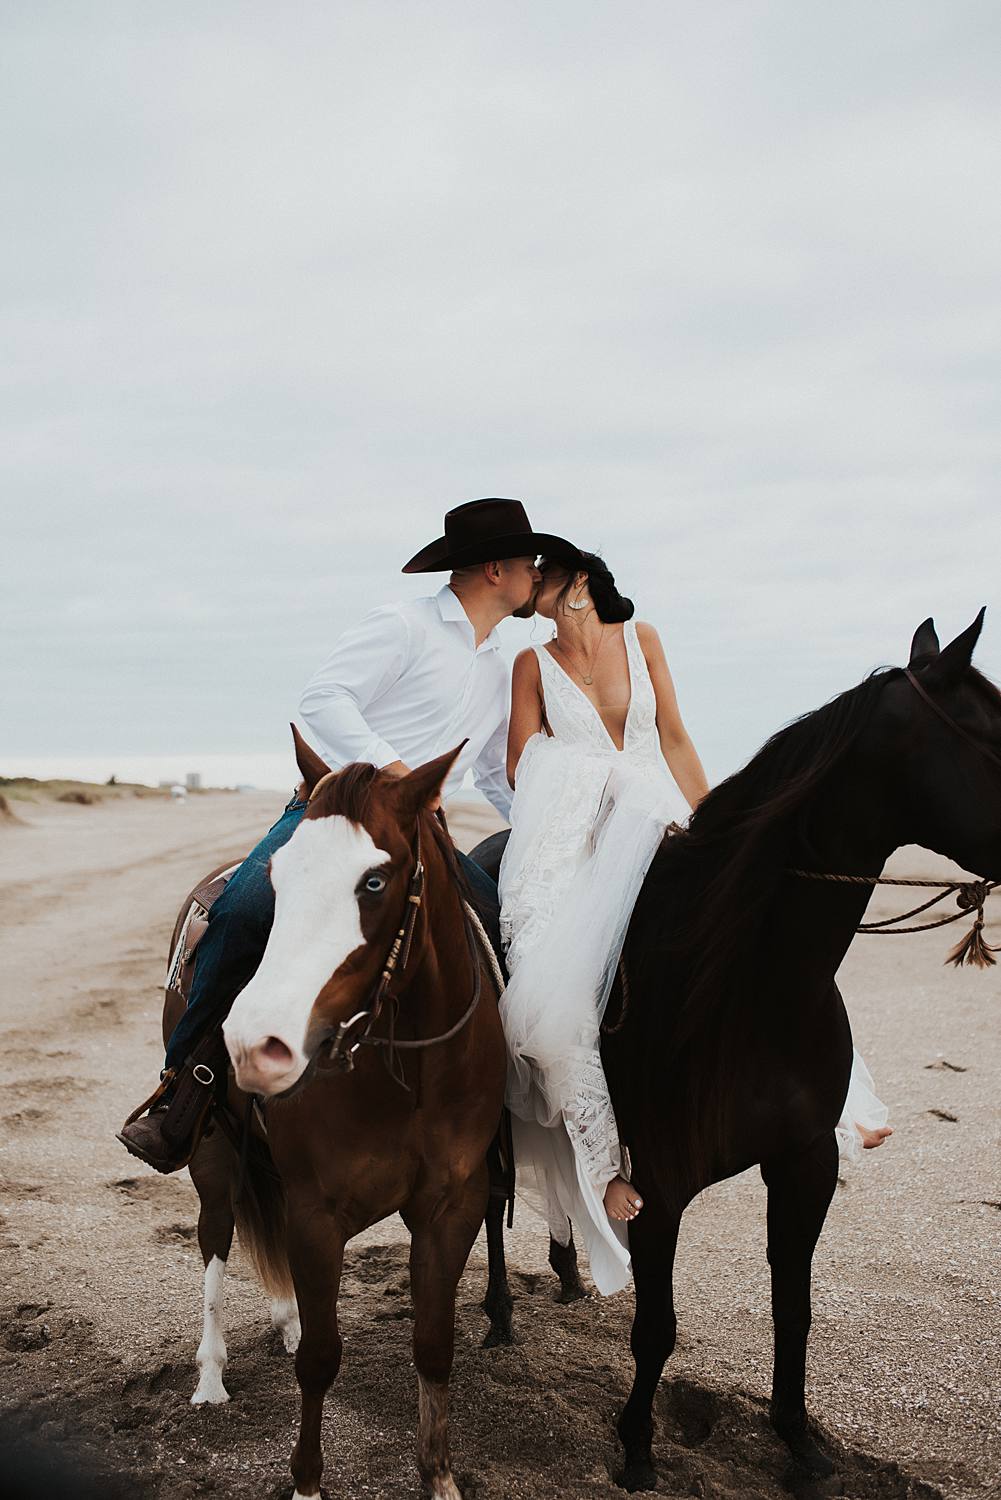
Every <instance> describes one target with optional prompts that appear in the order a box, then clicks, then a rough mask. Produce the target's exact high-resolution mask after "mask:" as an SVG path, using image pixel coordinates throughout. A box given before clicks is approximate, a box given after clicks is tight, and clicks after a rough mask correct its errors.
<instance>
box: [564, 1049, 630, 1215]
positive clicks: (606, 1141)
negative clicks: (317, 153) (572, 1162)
mask: <svg viewBox="0 0 1001 1500" xmlns="http://www.w3.org/2000/svg"><path fill="white" fill-rule="evenodd" d="M568 1084H569V1086H568V1087H567V1089H566V1092H565V1096H564V1101H563V1118H564V1119H565V1121H566V1126H567V1132H568V1134H569V1136H570V1139H571V1142H572V1144H573V1147H574V1150H575V1151H576V1152H577V1155H578V1157H579V1158H580V1161H581V1165H582V1166H583V1168H584V1171H585V1172H586V1173H587V1176H588V1178H589V1180H590V1181H591V1182H593V1183H594V1185H595V1187H596V1188H598V1189H599V1191H600V1190H601V1189H603V1188H604V1186H605V1184H606V1183H607V1182H610V1181H611V1179H612V1178H613V1177H614V1176H615V1175H616V1173H618V1172H619V1171H620V1169H621V1165H622V1153H621V1150H620V1147H619V1131H618V1126H617V1125H616V1123H615V1113H614V1111H613V1109H612V1101H611V1099H610V1098H609V1097H608V1084H607V1083H606V1082H605V1070H604V1068H603V1067H602V1066H601V1057H600V1056H599V1054H598V1051H597V1049H595V1050H594V1051H593V1052H591V1053H590V1054H589V1055H588V1056H586V1057H582V1058H580V1059H578V1061H577V1065H576V1066H575V1067H574V1068H573V1069H572V1071H571V1073H570V1077H569V1079H568Z"/></svg>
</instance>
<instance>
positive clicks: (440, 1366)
mask: <svg viewBox="0 0 1001 1500" xmlns="http://www.w3.org/2000/svg"><path fill="white" fill-rule="evenodd" d="M457 753H458V752H457V751H456V752H453V753H451V754H449V755H446V756H442V757H441V758H440V759H438V760H436V761H433V762H430V763H429V764H428V765H426V766H423V767H421V768H420V769H419V770H416V771H414V772H412V773H411V774H410V775H409V776H407V777H405V778H403V779H402V780H397V779H394V778H393V777H391V776H388V775H386V774H384V773H380V772H377V771H376V770H375V769H374V768H373V767H371V766H360V765H359V766H349V767H347V768H346V769H345V770H344V771H342V772H340V773H339V774H337V775H332V774H331V773H329V772H328V770H327V767H326V766H325V765H324V764H323V762H322V761H320V760H319V758H318V757H317V756H315V755H314V754H313V752H312V751H310V750H309V749H308V747H307V746H305V745H304V744H303V743H302V742H301V741H297V755H298V760H299V768H300V770H301V771H302V774H303V777H304V779H305V781H306V785H307V787H308V788H309V789H310V791H311V793H312V794H313V795H312V796H311V800H310V804H309V807H308V810H307V812H306V815H305V817H304V818H303V821H302V823H301V824H300V825H299V827H298V828H297V829H296V831H295V833H294V834H293V836H292V838H291V839H290V840H289V842H288V844H287V845H285V846H284V847H283V848H282V849H280V850H279V851H278V852H277V853H276V855H275V856H274V858H273V860H272V871H271V873H272V880H273V883H274V886H275V892H276V907H275V921H274V927H273V928H272V932H271V936H270V938H269V941H268V946H267V950H266V952H265V955H264V958H263V960H262V962H261V965H260V968H259V969H258V971H257V973H256V975H255V976H254V978H253V979H252V980H251V982H250V983H249V984H248V985H247V986H246V988H245V989H244V990H243V992H242V993H241V994H240V996H239V997H238V998H237V1000H236V1002H235V1004H234V1006H233V1008H232V1010H231V1012H230V1015H229V1018H228V1020H227V1022H226V1026H225V1037H226V1044H227V1047H228V1050H229V1053H230V1056H231V1059H232V1062H233V1067H234V1074H235V1083H234V1085H233V1087H232V1088H231V1099H230V1102H231V1107H232V1112H233V1113H234V1114H235V1115H236V1116H237V1117H240V1115H241V1112H242V1108H243V1103H244V1102H245V1101H246V1099H247V1098H249V1097H250V1096H251V1095H253V1094H257V1095H264V1096H267V1099H268V1102H267V1105H266V1121H267V1150H264V1149H263V1148H262V1146H261V1145H260V1144H259V1143H258V1142H257V1141H256V1140H255V1141H252V1142H251V1144H250V1149H249V1151H248V1152H247V1153H246V1161H245V1164H244V1168H243V1170H242V1172H241V1169H240V1167H239V1157H238V1154H237V1152H236V1150H235V1149H234V1147H233V1146H232V1145H231V1144H230V1143H229V1141H228V1140H227V1137H226V1133H225V1132H224V1131H221V1130H220V1129H216V1130H215V1131H214V1132H213V1133H212V1134H210V1135H209V1136H208V1137H207V1138H206V1139H204V1140H203V1142H202V1144H201V1145H200V1147H199V1149H198V1151H197V1153H196V1155H195V1157H194V1158H193V1160H192V1162H191V1175H192V1178H193V1180H194V1182H195V1185H196V1187H197V1189H198V1193H199V1197H200V1200H201V1213H200V1216H199V1243H200V1245H201V1249H202V1255H203V1259H204V1261H205V1266H206V1282H205V1332H204V1336H203V1339H202V1344H201V1347H200V1348H199V1352H198V1363H199V1367H200V1370H201V1379H200V1381H199V1386H198V1390H197V1391H196V1392H195V1395H194V1397H193V1400H195V1401H220V1400H222V1401H224V1400H226V1399H227V1396H226V1392H225V1389H224V1387H223V1384H222V1369H223V1366H224V1364H225V1357H226V1354H225V1345H224V1343H223V1339H222V1331H221V1326H220V1321H219V1301H220V1294H221V1283H222V1272H223V1270H224V1267H225V1261H226V1257H227V1255H228V1253H229V1248H230V1244H231V1241H232V1236H233V1226H234V1212H235V1216H236V1220H237V1223H238V1225H239V1230H240V1236H241V1241H243V1242H244V1243H245V1245H246V1248H247V1249H248V1250H249V1252H250V1254H251V1256H252V1258H253V1259H254V1261H255V1264H256V1266H257V1269H258V1271H259V1273H260V1274H261V1277H262V1280H263V1281H264V1283H265V1286H266V1287H267V1288H268V1289H269V1290H270V1292H271V1293H272V1297H273V1299H274V1300H273V1304H272V1316H273V1320H274V1321H275V1323H276V1326H278V1327H280V1328H281V1329H282V1330H283V1332H284V1334H285V1338H286V1346H287V1347H289V1348H290V1349H291V1348H294V1347H295V1345H296V1341H297V1337H298V1332H299V1330H298V1320H297V1318H296V1312H295V1309H296V1303H297V1304H298V1313H299V1316H300V1317H301V1325H302V1326H301V1341H299V1343H298V1352H297V1355H296V1375H297V1377H298V1381H299V1385H300V1388H301V1392H302V1423H301V1428H300V1434H299V1440H298V1442H297V1444H296V1446H295V1450H294V1452H293V1455H292V1474H293V1477H294V1479H295V1483H296V1490H295V1493H296V1495H297V1496H300V1497H303V1496H315V1495H317V1494H318V1493H319V1487H320V1475H321V1472H322V1468H323V1458H322V1453H321V1447H320V1422H321V1413H322V1408H323V1400H324V1396H325V1394H326V1391H327V1388H328V1387H329V1385H330V1384H331V1382H332V1381H333V1380H334V1378H335V1377H336V1375H337V1371H338V1367H339V1365H340V1359H341V1336H340V1333H339V1332H338V1326H337V1298H338V1287H339V1282H340V1276H341V1267H342V1262H343V1257H344V1248H345V1245H346V1243H347V1241H348V1240H349V1239H351V1238H352V1236H354V1235H356V1234H358V1233H360V1232H361V1230H363V1229H365V1228H367V1227H368V1226H369V1225H371V1224H375V1223H377V1222H379V1220H381V1219H384V1218H386V1217H388V1215H390V1214H392V1213H396V1212H399V1213H400V1214H401V1216H402V1218H403V1220H404V1222H405V1223H406V1225H407V1228H408V1229H409V1230H410V1235H411V1251H410V1277H411V1294H412V1300H413V1310H414V1333H413V1353H414V1364H415V1366H416V1369H417V1378H418V1392H419V1427H418V1443H417V1457H418V1464H419V1467H420V1471H421V1474H422V1477H423V1478H424V1480H425V1482H426V1483H427V1484H428V1485H429V1486H430V1487H431V1492H432V1495H433V1496H435V1497H440V1500H458V1497H459V1491H458V1489H457V1487H456V1484H455V1481H454V1479H453V1478H452V1473H451V1466H450V1459H449V1448H448V1419H447V1411H448V1380H449V1374H450V1371H451V1367H452V1356H453V1343H454V1320H455V1291H456V1286H457V1284H458V1281H459V1278H460V1276H461V1274H462V1271H463V1267H464V1266H465V1264H466V1260H467V1257H468V1255H469V1251H470V1247H471V1246H472V1244H473V1241H474V1239H475V1238H476V1235H477V1232H478V1230H479V1227H480V1225H481V1224H482V1222H483V1217H484V1211H485V1209H486V1204H487V1192H488V1181H487V1169H486V1156H487V1150H488V1147H489V1145H490V1143H491V1140H492V1138H493V1136H494V1134H495V1132H496V1130H497V1126H498V1121H499V1118H500V1113H501V1105H502V1100H503V1090H504V1074H505V1053H504V1040H503V1035H502V1032H501V1026H500V1019H499V1016H498V1013H497V1006H496V1002H495V999H494V993H493V989H492V987H491V985H490V983H489V979H488V977H487V976H486V973H485V968H484V966H483V959H482V956H481V954H480V952H479V950H478V948H477V946H476V943H475V940H474V939H473V938H472V934H471V931H470V929H469V925H468V922H467V921H466V918H465V912H464V907H463V902H462V893H461V884H460V880H459V879H458V877H457V870H456V862H455V855H454V851H453V850H452V847H451V844H450V842H449V840H448V838H447V835H446V834H445V833H444V832H443V830H442V828H441V826H440V825H439V823H438V821H437V820H436V819H435V817H434V816H433V814H432V813H431V811H430V808H431V807H432V806H433V805H434V803H435V802H436V800H437V797H438V794H439V791H440V788H441V784H442V782H443V780H444V778H445V776H446V775H447V773H448V770H449V767H450V766H451V764H452V761H453V760H454V758H455V754H457ZM387 976H388V977H387ZM174 1019H176V1017H174V1016H165V1028H167V1027H169V1025H170V1024H172V1023H173V1020H174ZM390 1039H392V1041H393V1045H388V1043H389V1041H390ZM241 1090H242V1091H243V1092H242V1096H241V1093H240V1091H241ZM258 1134H259V1132H258ZM268 1151H270V1158H271V1159H273V1162H274V1165H275V1167H277V1171H278V1175H276V1174H275V1172H274V1169H273V1168H272V1167H271V1165H270V1160H269V1158H268ZM241 1179H242V1180H241ZM286 1251H287V1258H286ZM293 1287H294V1292H295V1302H293V1301H292V1300H291V1292H292V1289H293Z"/></svg>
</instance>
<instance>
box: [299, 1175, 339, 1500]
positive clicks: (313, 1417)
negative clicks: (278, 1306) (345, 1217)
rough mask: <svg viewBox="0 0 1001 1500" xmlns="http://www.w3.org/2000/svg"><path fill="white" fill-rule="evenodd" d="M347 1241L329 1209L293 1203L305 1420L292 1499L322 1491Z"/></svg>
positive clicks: (301, 1427)
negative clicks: (326, 1408) (323, 1431)
mask: <svg viewBox="0 0 1001 1500" xmlns="http://www.w3.org/2000/svg"><path fill="white" fill-rule="evenodd" d="M345 1241H346V1235H345V1233H344V1230H343V1228H342V1226H341V1225H340V1224H339V1223H338V1221H337V1220H336V1219H335V1218H334V1216H333V1214H331V1213H329V1212H328V1211H327V1210H326V1209H325V1208H321V1207H320V1206H319V1205H318V1204H316V1203H308V1204H296V1205H295V1206H294V1207H292V1206H291V1205H290V1212H289V1230H288V1248H289V1263H290V1265H291V1267H292V1279H293V1281H294V1283H295V1290H296V1297H297V1299H298V1303H299V1313H300V1317H301V1319H302V1337H301V1339H300V1341H299V1349H298V1352H297V1353H296V1357H295V1373H296V1379H297V1380H298V1382H299V1389H300V1391H301V1393H302V1418H301V1422H300V1426H299V1441H298V1442H297V1443H296V1445H295V1447H294V1448H293V1450H292V1478H293V1479H294V1480H295V1495H294V1497H293V1500H306V1497H314V1496H316V1495H319V1493H320V1476H321V1474H322V1473H323V1450H322V1448H321V1446H320V1424H321V1421H322V1418H323V1398H324V1397H325V1396H326V1394H327V1390H328V1388H329V1387H330V1385H331V1384H332V1383H333V1381H334V1380H335V1379H336V1378H337V1372H338V1370H339V1369H340V1365H341V1350H342V1348H343V1341H342V1339H341V1335H340V1331H339V1329H338V1327H337V1294H338V1291H339V1290H340V1284H341V1270H342V1268H343V1265H344V1245H345Z"/></svg>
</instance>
